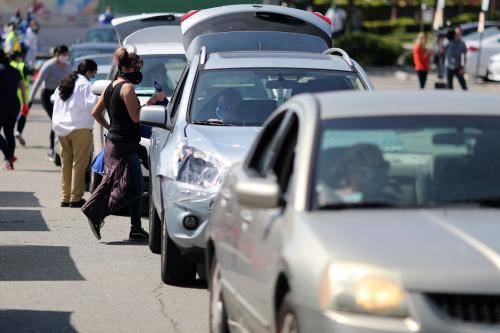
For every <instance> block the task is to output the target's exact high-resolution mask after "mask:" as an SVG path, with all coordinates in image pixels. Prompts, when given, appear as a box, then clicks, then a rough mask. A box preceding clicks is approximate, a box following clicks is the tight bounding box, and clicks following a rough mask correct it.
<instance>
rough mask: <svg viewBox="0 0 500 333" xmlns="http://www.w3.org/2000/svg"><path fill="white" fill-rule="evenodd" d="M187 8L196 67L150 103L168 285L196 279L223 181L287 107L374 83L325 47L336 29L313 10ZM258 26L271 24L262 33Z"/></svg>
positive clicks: (157, 237)
mask: <svg viewBox="0 0 500 333" xmlns="http://www.w3.org/2000/svg"><path fill="white" fill-rule="evenodd" d="M188 15H189V17H188V18H185V19H184V20H183V22H182V25H181V26H182V29H183V33H184V46H185V48H186V50H187V51H186V54H187V57H188V61H189V65H188V66H187V67H186V69H185V72H184V73H183V74H182V76H181V79H180V81H179V84H178V85H177V88H176V91H175V92H174V94H173V97H172V100H171V101H170V104H169V108H168V109H167V111H166V112H165V111H164V110H162V109H161V108H159V107H144V108H143V109H142V111H141V123H142V124H144V125H151V126H154V127H155V128H154V129H153V133H152V136H151V146H150V151H149V158H150V165H151V168H150V171H151V200H150V202H151V204H152V205H154V206H152V207H151V214H150V229H149V231H150V239H149V240H150V243H149V245H150V248H151V250H152V252H154V253H161V255H162V260H161V276H162V279H163V281H164V282H165V283H169V284H183V283H189V282H192V281H193V280H194V279H195V278H196V270H197V264H198V263H203V262H204V247H205V228H206V225H207V216H208V214H209V212H210V210H211V207H212V204H213V200H214V197H215V195H216V194H217V192H218V189H219V187H220V183H221V179H222V177H223V175H224V174H225V172H226V170H227V169H228V168H229V166H230V165H231V164H232V163H235V162H238V161H240V160H241V159H242V158H243V157H244V155H245V154H246V152H247V150H248V148H249V147H250V145H251V143H252V141H253V140H254V138H255V137H256V135H257V133H258V132H259V129H260V126H261V125H262V123H263V122H264V121H265V120H266V118H267V117H268V115H269V114H271V112H272V111H274V110H275V109H276V107H277V106H278V105H280V104H282V103H283V102H284V101H285V100H286V99H288V98H289V97H290V96H292V95H296V94H298V93H303V92H307V91H321V90H341V89H357V90H363V89H372V84H371V82H370V81H369V79H368V78H367V77H366V74H365V73H364V71H363V70H362V69H361V67H360V66H359V65H358V64H357V63H356V62H355V61H353V60H351V59H350V58H349V56H348V55H347V54H346V53H345V52H343V51H342V50H338V49H335V50H330V51H327V53H325V54H321V51H323V50H325V49H327V48H328V47H329V46H331V36H330V34H331V29H330V26H329V25H328V24H327V23H326V22H325V21H323V19H321V18H319V17H317V16H316V15H314V14H311V13H308V12H305V11H301V10H296V9H290V8H284V7H279V6H262V5H259V6H253V5H241V6H226V7H220V8H212V9H208V10H203V11H200V12H198V13H196V14H193V13H189V14H188ZM259 25H263V26H265V27H266V29H269V31H254V30H258V29H261V27H260V26H259ZM228 27H229V28H230V27H233V28H234V27H239V29H241V31H234V30H232V31H230V32H228V31H227V29H228ZM234 29H236V28H234ZM245 29H246V30H245ZM249 29H250V30H249ZM287 50H288V51H287ZM285 51H286V52H285Z"/></svg>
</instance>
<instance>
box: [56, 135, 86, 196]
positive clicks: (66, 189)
mask: <svg viewBox="0 0 500 333" xmlns="http://www.w3.org/2000/svg"><path fill="white" fill-rule="evenodd" d="M59 146H60V148H61V151H60V155H61V202H66V203H69V202H78V201H80V200H81V199H82V197H83V193H84V191H85V170H87V167H88V166H89V163H90V153H91V151H92V132H91V131H90V129H86V128H83V129H76V130H74V131H72V132H71V133H70V134H68V135H67V136H64V137H59Z"/></svg>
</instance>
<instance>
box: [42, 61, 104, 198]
mask: <svg viewBox="0 0 500 333" xmlns="http://www.w3.org/2000/svg"><path fill="white" fill-rule="evenodd" d="M96 73H97V64H96V63H95V62H94V61H93V60H90V59H85V60H83V61H82V62H81V63H80V64H79V65H78V70H77V71H75V72H73V73H71V74H68V75H67V76H65V77H63V78H62V80H61V82H60V84H59V87H58V88H57V90H56V91H55V93H54V95H55V99H54V113H53V116H52V128H53V130H54V132H55V133H56V135H57V136H58V138H59V144H60V149H61V151H60V155H61V207H82V206H83V204H84V203H85V199H83V193H84V191H85V171H86V169H87V167H88V165H89V163H90V156H91V152H92V127H93V125H94V118H93V117H92V114H91V111H92V108H93V107H94V105H95V104H96V103H97V98H98V97H97V96H96V95H94V94H93V93H92V83H90V80H92V78H94V76H95V75H96Z"/></svg>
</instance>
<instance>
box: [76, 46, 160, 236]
mask: <svg viewBox="0 0 500 333" xmlns="http://www.w3.org/2000/svg"><path fill="white" fill-rule="evenodd" d="M115 61H116V64H117V67H118V70H119V75H118V77H117V79H116V80H115V81H113V82H112V83H111V84H110V85H109V86H108V87H107V88H106V90H105V92H104V93H103V94H102V95H101V97H100V98H99V101H98V102H97V105H96V106H95V107H94V109H93V110H92V116H93V117H94V118H95V119H96V120H97V122H98V123H99V124H101V126H103V127H104V128H106V129H107V130H108V134H107V136H106V143H105V146H104V172H105V173H104V177H103V179H102V181H101V183H100V185H99V186H98V187H97V188H96V189H95V191H94V192H93V193H92V196H91V197H90V199H89V200H88V201H87V203H86V204H85V205H84V206H83V207H82V211H83V213H84V214H85V215H86V216H87V219H88V221H89V225H90V228H91V230H92V232H93V233H94V235H95V236H96V238H97V239H101V234H100V229H101V227H102V225H103V224H104V218H105V217H106V216H108V215H110V214H111V213H112V212H113V211H116V210H118V209H120V208H122V207H124V206H126V205H129V210H130V220H131V224H132V226H131V230H130V234H129V239H130V240H147V239H148V237H149V235H148V233H147V232H146V231H144V229H142V227H141V210H142V209H141V201H142V193H143V192H144V189H143V188H144V184H143V179H142V171H141V167H140V162H139V158H138V156H137V149H138V144H139V141H140V134H139V128H140V125H139V115H140V109H141V105H140V104H139V99H138V98H137V95H136V94H135V90H134V87H133V85H134V84H139V83H140V82H141V80H142V74H141V72H140V70H141V68H142V59H141V58H140V57H139V56H138V55H136V54H134V53H129V52H127V50H126V49H124V48H119V49H117V50H116V52H115ZM164 98H165V95H164V94H163V93H156V94H155V95H153V96H152V97H151V98H150V99H149V101H148V102H147V103H146V104H147V105H149V104H155V103H156V102H157V101H163V99H164ZM104 109H106V110H107V112H108V116H109V119H110V123H108V122H107V121H106V119H105V118H104V116H103V114H102V113H103V111H104Z"/></svg>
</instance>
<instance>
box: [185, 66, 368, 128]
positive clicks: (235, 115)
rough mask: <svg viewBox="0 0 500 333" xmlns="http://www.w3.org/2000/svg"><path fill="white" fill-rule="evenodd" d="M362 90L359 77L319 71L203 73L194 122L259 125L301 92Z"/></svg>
mask: <svg viewBox="0 0 500 333" xmlns="http://www.w3.org/2000/svg"><path fill="white" fill-rule="evenodd" d="M353 89H358V90H360V89H365V87H364V86H363V84H362V82H361V80H360V79H359V77H358V75H357V74H355V73H352V72H339V71H331V70H321V69H297V68H293V69H290V68H241V69H217V70H204V71H201V72H200V73H199V77H198V80H197V83H196V88H195V90H194V94H193V98H192V102H191V111H190V120H191V122H193V123H210V122H213V121H214V120H216V121H218V122H219V123H223V124H224V125H232V126H261V125H262V123H263V122H264V121H265V120H266V119H267V117H268V116H269V115H270V114H271V113H272V112H273V111H274V110H275V109H276V108H277V107H278V106H279V105H281V104H282V103H283V102H285V101H286V100H287V99H288V98H290V97H292V96H294V95H298V94H300V93H310V92H320V91H334V90H353Z"/></svg>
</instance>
